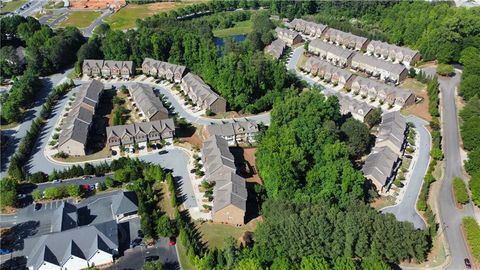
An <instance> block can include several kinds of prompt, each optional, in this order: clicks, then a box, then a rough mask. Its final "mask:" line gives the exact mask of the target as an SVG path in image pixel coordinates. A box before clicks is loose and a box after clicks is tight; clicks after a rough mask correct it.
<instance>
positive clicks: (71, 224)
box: [51, 202, 78, 232]
mask: <svg viewBox="0 0 480 270" xmlns="http://www.w3.org/2000/svg"><path fill="white" fill-rule="evenodd" d="M77 226H78V215H77V207H76V206H75V205H73V204H70V203H68V202H62V204H61V205H60V207H58V208H57V209H55V211H54V212H53V217H52V228H51V231H52V232H62V231H66V230H69V229H73V228H75V227H77Z"/></svg>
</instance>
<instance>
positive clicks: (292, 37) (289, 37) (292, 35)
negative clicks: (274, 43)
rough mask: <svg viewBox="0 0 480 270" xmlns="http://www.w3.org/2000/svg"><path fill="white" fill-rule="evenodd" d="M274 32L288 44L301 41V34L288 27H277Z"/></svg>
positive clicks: (291, 44)
mask: <svg viewBox="0 0 480 270" xmlns="http://www.w3.org/2000/svg"><path fill="white" fill-rule="evenodd" d="M275 33H277V38H278V39H280V40H283V41H284V42H285V43H286V44H287V45H288V46H293V45H295V44H298V43H301V42H302V41H303V39H302V36H301V35H300V34H299V33H298V32H295V31H292V30H289V29H285V28H280V27H277V28H276V29H275Z"/></svg>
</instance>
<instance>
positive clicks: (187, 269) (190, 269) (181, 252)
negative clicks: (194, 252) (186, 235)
mask: <svg viewBox="0 0 480 270" xmlns="http://www.w3.org/2000/svg"><path fill="white" fill-rule="evenodd" d="M176 246H177V251H178V260H179V261H180V264H181V266H182V269H183V270H196V268H195V266H194V265H192V264H191V263H190V261H189V260H188V257H187V249H186V248H185V247H184V246H183V245H182V243H180V241H177V245H176Z"/></svg>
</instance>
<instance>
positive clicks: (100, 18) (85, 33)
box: [82, 9, 112, 37]
mask: <svg viewBox="0 0 480 270" xmlns="http://www.w3.org/2000/svg"><path fill="white" fill-rule="evenodd" d="M110 15H112V11H111V10H110V9H106V10H104V11H103V12H102V15H100V16H98V17H97V18H96V19H95V20H94V21H93V22H92V24H90V26H89V27H87V28H85V29H83V30H82V32H83V36H85V37H91V36H92V33H93V30H94V29H95V27H97V26H98V25H99V24H101V23H102V22H103V19H104V18H105V17H108V16H110Z"/></svg>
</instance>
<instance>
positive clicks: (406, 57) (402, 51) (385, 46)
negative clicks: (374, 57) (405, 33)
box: [367, 40, 419, 62]
mask: <svg viewBox="0 0 480 270" xmlns="http://www.w3.org/2000/svg"><path fill="white" fill-rule="evenodd" d="M367 51H368V52H371V53H375V54H380V55H381V56H383V57H385V58H388V57H389V56H391V55H392V54H394V55H396V56H397V55H402V56H403V57H402V58H397V57H395V59H396V60H398V61H407V62H410V61H411V60H412V58H414V57H415V56H416V55H417V54H419V51H417V50H412V49H410V48H407V47H400V46H397V45H393V44H389V43H386V42H382V41H379V40H372V41H370V43H369V44H368V46H367Z"/></svg>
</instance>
